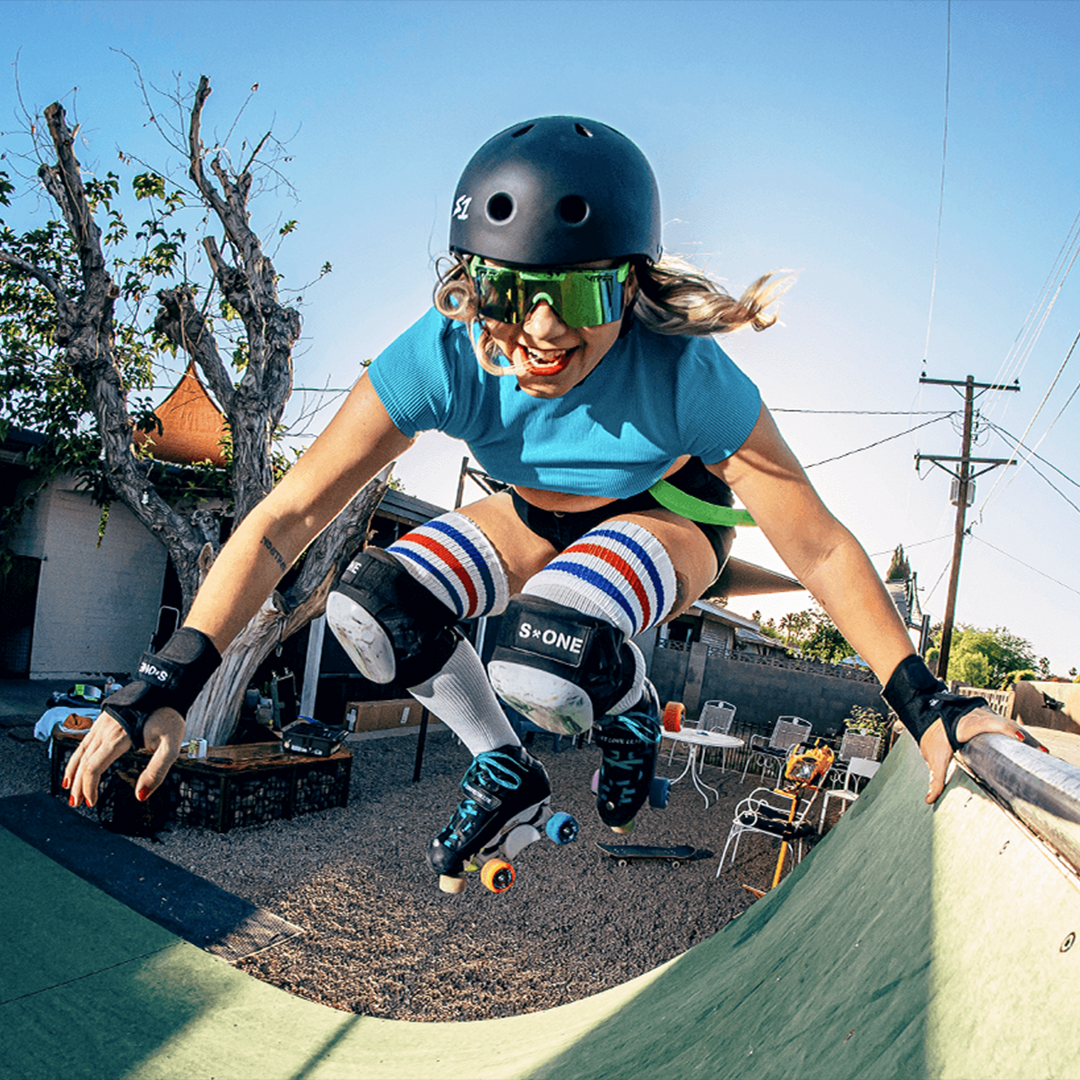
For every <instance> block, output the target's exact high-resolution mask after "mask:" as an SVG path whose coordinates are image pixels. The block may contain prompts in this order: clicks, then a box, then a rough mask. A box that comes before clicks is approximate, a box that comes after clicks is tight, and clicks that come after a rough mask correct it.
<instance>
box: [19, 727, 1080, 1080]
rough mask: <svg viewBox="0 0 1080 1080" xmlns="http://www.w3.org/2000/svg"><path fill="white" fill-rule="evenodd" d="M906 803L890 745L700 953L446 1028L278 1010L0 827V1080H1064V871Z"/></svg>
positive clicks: (965, 819) (1073, 916)
mask: <svg viewBox="0 0 1080 1080" xmlns="http://www.w3.org/2000/svg"><path fill="white" fill-rule="evenodd" d="M925 790H926V774H925V767H924V765H923V763H922V760H921V758H920V757H919V756H918V752H917V750H916V749H915V747H914V744H913V743H912V742H911V740H910V739H908V738H906V737H905V738H904V739H902V740H901V741H900V743H899V744H898V746H897V747H896V749H895V750H894V751H893V753H892V754H891V755H890V757H889V759H888V760H887V762H886V763H885V765H884V767H883V768H882V769H881V771H880V772H879V773H878V776H877V778H876V779H875V780H874V782H873V783H872V785H871V786H870V787H869V788H868V789H867V792H866V793H865V794H864V795H863V797H862V798H860V799H859V800H858V802H856V803H855V804H854V806H853V807H852V808H851V810H849V811H848V813H847V814H845V815H844V817H843V818H842V819H841V821H840V823H839V824H838V825H837V826H836V828H835V829H834V830H833V832H832V833H831V834H830V836H829V837H828V838H826V840H825V841H824V842H822V843H820V844H818V845H817V847H816V848H815V850H814V852H813V853H812V855H811V856H809V857H808V858H807V859H806V860H804V862H803V863H802V864H801V865H800V866H799V867H798V868H797V869H796V870H795V871H794V872H793V873H792V874H791V875H790V876H789V877H788V878H787V879H786V881H785V882H784V883H783V884H782V885H781V886H780V887H779V888H778V889H776V890H774V891H773V892H771V893H770V894H769V895H768V896H767V897H765V898H764V899H763V900H761V901H759V902H758V903H757V904H755V905H754V906H753V907H752V908H751V909H750V910H749V911H748V912H746V913H745V914H744V915H742V916H741V917H740V918H738V919H737V920H735V922H733V923H731V924H730V925H728V926H727V927H725V928H724V929H723V930H722V931H720V932H719V933H717V934H716V935H714V936H713V937H712V938H710V939H709V940H708V941H706V942H704V943H702V944H701V945H699V946H697V947H696V948H694V949H692V950H691V951H690V952H688V953H686V954H684V955H683V956H682V957H680V958H678V959H677V960H675V961H673V962H671V963H670V964H668V965H666V966H664V967H662V968H660V969H658V970H657V971H656V972H653V973H651V974H650V975H648V976H644V977H643V978H640V979H637V980H634V981H633V982H631V983H628V984H626V985H625V986H622V987H618V988H616V989H614V990H611V991H608V992H606V993H604V994H600V995H597V996H596V997H594V998H590V999H587V1000H584V1001H580V1002H576V1003H574V1004H571V1005H566V1006H562V1007H561V1008H558V1009H552V1010H550V1011H549V1012H545V1013H532V1014H529V1015H526V1016H519V1017H513V1018H510V1019H499V1020H490V1021H481V1022H475V1023H467V1024H411V1023H404V1022H395V1021H382V1020H375V1019H372V1018H369V1017H359V1016H353V1015H350V1014H345V1013H341V1012H337V1011H335V1010H332V1009H329V1008H325V1007H323V1006H319V1005H315V1004H313V1003H311V1002H307V1001H303V1000H301V999H298V998H294V997H291V996H289V995H287V994H285V993H284V992H282V991H280V990H277V989H276V988H274V987H270V986H267V985H266V984H263V983H260V982H258V981H257V980H254V979H251V978H249V977H247V976H245V975H242V974H240V973H239V972H237V971H235V970H234V969H233V968H231V967H229V966H228V965H227V964H224V963H222V962H221V961H219V960H216V959H214V958H213V957H210V956H209V955H207V954H206V953H205V952H203V951H202V950H200V949H197V948H195V947H194V946H192V945H190V944H188V943H185V942H182V941H180V940H179V939H177V938H175V937H173V936H172V935H170V934H168V933H167V932H166V931H164V930H163V929H162V928H160V927H158V926H155V925H153V924H151V923H149V922H147V921H146V920H144V919H142V918H141V917H140V916H138V915H135V914H134V913H133V912H131V911H130V910H129V909H127V908H124V907H123V905H120V904H118V903H116V901H114V900H112V899H110V898H109V897H106V896H104V895H103V894H101V893H100V892H98V891H97V890H95V889H93V888H92V887H90V886H89V885H87V884H86V883H85V882H82V881H80V880H78V879H77V878H74V877H73V876H72V875H70V874H68V873H67V872H66V871H64V870H62V869H61V868H59V867H58V866H56V865H55V864H54V863H52V862H51V861H50V860H49V859H47V858H46V857H45V856H44V855H42V854H40V853H39V852H37V851H35V850H33V849H32V848H29V847H28V846H26V845H24V844H22V843H21V842H20V841H19V840H17V839H16V838H14V837H12V836H11V835H10V834H8V833H5V832H2V831H0V858H3V860H4V865H5V866H7V867H14V868H15V872H14V874H12V873H8V874H6V875H5V879H4V885H3V886H2V890H3V892H2V895H3V900H2V910H3V917H4V920H5V929H6V934H5V939H6V942H7V944H6V945H5V952H6V953H8V955H7V956H6V957H5V963H4V976H3V980H2V983H0V1005H2V1009H3V1011H2V1012H0V1020H2V1021H3V1024H2V1027H0V1031H3V1035H2V1036H0V1075H5V1069H10V1070H12V1071H11V1072H10V1074H9V1075H11V1076H12V1077H16V1076H17V1077H19V1078H20V1080H32V1078H35V1077H42V1078H46V1077H47V1078H48V1080H53V1078H55V1077H61V1076H62V1077H64V1080H75V1078H78V1077H83V1076H85V1077H94V1080H101V1078H103V1077H117V1078H119V1077H125V1078H127V1077H133V1078H134V1077H139V1078H142V1077H147V1078H149V1077H170V1078H171V1077H183V1078H195V1077H200V1078H201V1077H207V1078H209V1077H214V1076H217V1077H221V1076H227V1077H237V1078H239V1077H258V1078H271V1077H282V1078H284V1077H290V1078H291V1077H296V1078H299V1077H305V1078H306V1077H312V1078H330V1077H365V1078H377V1077H400V1078H411V1080H415V1078H417V1077H425V1078H427V1077H431V1078H436V1077H447V1078H450V1077H472V1078H478V1080H479V1078H483V1077H491V1078H509V1077H538V1078H539V1077H553V1078H554V1077H557V1078H559V1080H571V1078H575V1077H581V1078H586V1077H587V1078H589V1080H600V1078H604V1077H610V1078H619V1080H624V1078H625V1077H628V1076H637V1075H644V1076H649V1077H650V1078H669V1077H670V1078H671V1080H689V1078H693V1077H698V1076H702V1077H710V1078H713V1077H716V1078H722V1077H754V1078H755V1080H757V1078H762V1080H765V1078H770V1077H776V1078H780V1077H783V1078H784V1080H790V1078H791V1077H798V1078H800V1080H813V1078H818V1077H820V1078H822V1080H843V1078H847V1077H851V1078H852V1080H854V1078H860V1080H862V1078H865V1077H874V1080H885V1078H888V1077H903V1078H917V1077H973V1076H978V1077H1017V1076H1024V1077H1033V1078H1034V1077H1050V1076H1070V1075H1075V1066H1076V1062H1077V1061H1080V1032H1078V1030H1077V1027H1076V1025H1075V1023H1074V1022H1073V1015H1074V1012H1075V1002H1076V1001H1077V998H1078V994H1080V946H1076V947H1073V946H1072V945H1070V944H1069V942H1070V935H1075V934H1078V933H1080V891H1078V889H1077V886H1076V879H1075V877H1073V876H1071V875H1069V874H1067V873H1066V872H1064V871H1063V870H1062V868H1061V867H1060V865H1059V864H1058V863H1057V862H1055V860H1054V859H1053V858H1052V857H1051V856H1050V855H1049V854H1048V853H1047V851H1046V849H1045V848H1044V847H1042V846H1041V845H1040V844H1039V843H1037V842H1036V841H1034V840H1033V839H1032V838H1031V837H1030V835H1029V834H1028V833H1027V832H1026V831H1025V830H1024V829H1023V828H1022V827H1021V826H1019V825H1018V824H1017V823H1016V822H1015V821H1014V820H1013V819H1012V818H1011V817H1010V816H1009V815H1008V814H1007V813H1006V812H1005V811H1003V810H1002V809H1001V808H1000V807H999V806H998V805H997V804H996V803H994V802H993V801H992V800H990V799H989V798H988V797H987V796H986V795H985V794H983V793H982V792H981V791H980V790H979V788H978V787H977V786H976V785H975V784H974V782H973V781H971V780H970V779H969V778H968V777H966V776H964V775H962V774H961V775H958V776H957V777H956V778H955V779H954V780H953V781H952V783H951V784H950V787H949V790H948V792H947V793H946V795H945V796H943V798H942V800H940V801H939V803H938V804H937V806H936V807H933V808H931V807H928V806H926V804H925V803H924V801H923V795H924V793H925ZM25 890H29V891H25ZM110 905H111V906H110ZM673 917H677V916H674V915H673ZM1071 940H1072V941H1075V937H1072V938H1071ZM13 942H14V943H15V944H12V943H13ZM12 950H14V951H12ZM9 959H10V960H12V961H14V966H13V965H12V964H9V962H8V960H9ZM1014 1003H1017V1004H1019V1005H1021V1006H1022V1008H1020V1009H1018V1008H1017V1007H1016V1005H1014ZM1010 1017H1018V1020H1017V1022H1015V1023H1014V1022H1010V1021H1009V1018H1010ZM1020 1017H1022V1019H1020ZM114 1062H115V1065H113V1064H112V1063H114Z"/></svg>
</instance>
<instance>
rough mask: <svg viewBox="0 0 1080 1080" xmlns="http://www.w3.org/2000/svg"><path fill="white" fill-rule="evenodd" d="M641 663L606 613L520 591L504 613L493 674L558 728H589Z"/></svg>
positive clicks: (508, 692) (508, 695) (537, 717)
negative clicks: (600, 614) (597, 614)
mask: <svg viewBox="0 0 1080 1080" xmlns="http://www.w3.org/2000/svg"><path fill="white" fill-rule="evenodd" d="M636 670H637V664H636V660H635V657H634V653H633V651H632V650H631V649H630V648H629V647H628V646H627V645H626V635H625V634H624V633H623V632H622V631H621V630H619V629H618V628H617V627H615V626H612V625H611V623H609V622H607V621H606V620H604V619H598V618H596V617H594V616H591V615H583V614H581V612H579V611H577V610H575V609H574V608H572V607H568V606H567V605H566V604H557V603H555V602H554V601H552V600H545V599H543V598H541V597H538V596H528V595H522V594H520V593H519V594H518V595H517V596H515V597H513V598H511V600H510V603H509V605H508V606H507V608H506V611H505V612H504V613H503V616H502V621H501V625H500V628H499V636H498V639H497V640H496V644H495V651H494V653H493V654H492V658H491V662H490V663H489V664H488V674H489V676H490V677H491V682H492V685H493V686H494V687H495V691H496V693H498V694H499V696H500V697H502V698H503V700H504V701H506V702H507V703H508V704H510V705H512V706H513V707H514V708H515V709H517V710H518V712H520V713H522V714H523V715H524V716H526V717H527V718H528V719H530V720H533V721H534V722H535V723H537V724H539V725H540V726H541V727H544V728H547V729H548V730H551V731H559V732H569V733H571V734H573V733H576V732H578V731H586V730H588V728H589V727H590V726H591V725H592V723H593V721H594V720H595V719H596V718H598V717H600V716H602V715H603V714H604V713H606V712H607V711H608V709H609V708H611V706H612V705H614V704H615V703H616V702H618V701H619V700H620V699H621V698H623V697H624V696H625V695H626V693H627V692H628V690H629V688H630V686H631V685H632V684H633V682H634V678H635V674H636Z"/></svg>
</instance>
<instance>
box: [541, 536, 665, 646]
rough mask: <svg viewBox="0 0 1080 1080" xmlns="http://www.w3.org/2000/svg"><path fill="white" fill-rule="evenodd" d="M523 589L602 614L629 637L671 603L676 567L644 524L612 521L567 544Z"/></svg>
mask: <svg viewBox="0 0 1080 1080" xmlns="http://www.w3.org/2000/svg"><path fill="white" fill-rule="evenodd" d="M522 592H524V593H528V594H530V595H532V596H541V597H543V598H544V599H547V600H554V601H555V602H556V603H559V604H566V605H567V606H568V607H572V608H575V609H577V610H578V611H580V612H582V614H585V615H594V616H596V617H597V618H601V619H606V620H608V621H609V622H611V623H612V624H613V625H615V626H617V627H618V628H619V629H620V630H622V631H623V633H625V634H626V636H627V637H628V638H632V637H636V636H637V635H638V634H640V633H642V632H644V631H645V630H648V629H649V628H650V627H652V626H655V625H656V624H657V623H658V622H660V621H662V620H663V619H664V618H665V617H666V616H667V615H668V613H669V612H670V611H671V609H672V608H673V607H674V605H675V568H674V566H672V564H671V559H670V557H669V556H668V553H667V551H666V550H665V549H664V545H663V544H661V543H660V541H659V540H657V539H656V537H655V536H653V534H652V533H651V532H649V530H648V529H646V528H643V527H642V526H641V525H636V524H634V523H633V522H629V521H617V520H616V521H610V522H607V523H606V524H604V525H602V526H600V527H599V528H597V529H593V530H591V531H590V532H587V533H586V534H585V535H584V536H583V537H582V538H581V539H580V540H578V541H577V542H576V543H574V544H571V545H570V547H568V548H567V549H566V550H565V551H563V552H562V553H561V554H560V555H557V556H556V557H555V558H554V559H552V560H551V562H549V563H548V564H547V566H545V567H544V569H543V570H541V571H540V572H539V573H538V574H535V575H534V576H533V577H531V578H530V579H529V580H528V582H527V583H526V585H525V588H524V589H523V590H522Z"/></svg>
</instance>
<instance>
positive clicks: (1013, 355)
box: [990, 213, 1080, 411]
mask: <svg viewBox="0 0 1080 1080" xmlns="http://www.w3.org/2000/svg"><path fill="white" fill-rule="evenodd" d="M1070 252H1071V253H1072V257H1071V258H1070ZM1078 252H1080V213H1077V215H1076V217H1075V218H1073V222H1072V225H1070V226H1069V231H1068V233H1067V234H1066V236H1065V239H1064V241H1062V244H1061V248H1060V249H1059V250H1058V253H1057V257H1056V258H1055V259H1054V264H1053V266H1052V267H1051V268H1050V272H1049V273H1048V274H1047V275H1046V280H1045V281H1044V282H1043V284H1042V289H1041V290H1040V292H1039V296H1038V298H1037V299H1036V301H1035V303H1034V304H1032V306H1031V310H1030V311H1029V312H1028V313H1027V316H1026V318H1025V319H1024V322H1023V324H1022V325H1021V327H1020V329H1019V330H1018V331H1017V334H1016V337H1015V338H1014V339H1013V343H1012V346H1011V347H1010V349H1009V351H1008V353H1006V355H1005V359H1004V360H1003V361H1002V362H1001V367H1000V369H999V373H998V376H997V377H996V381H997V382H1005V381H1006V379H1007V378H1008V376H1009V375H1010V374H1014V375H1015V377H1019V374H1020V372H1021V371H1022V370H1023V368H1024V366H1025V364H1027V361H1028V358H1029V357H1030V356H1031V353H1032V351H1033V350H1034V348H1035V343H1036V342H1037V341H1038V339H1039V336H1040V335H1041V334H1042V331H1043V328H1044V327H1045V325H1046V321H1047V319H1048V318H1049V317H1050V312H1051V311H1052V310H1053V308H1054V305H1055V304H1056V303H1057V299H1058V297H1059V296H1060V295H1061V290H1062V288H1063V286H1064V285H1065V282H1066V280H1067V279H1068V277H1069V273H1070V272H1071V270H1072V268H1073V265H1074V264H1075V262H1076V258H1077V253H1078ZM1066 262H1068V265H1067V266H1066V265H1065V264H1066ZM1058 275H1061V277H1060V280H1059V281H1058V282H1057V288H1056V289H1055V290H1054V295H1053V298H1052V299H1049V300H1048V297H1049V296H1050V290H1051V289H1052V288H1053V285H1054V281H1055V279H1056V278H1057V277H1058ZM1044 304H1045V305H1046V310H1045V311H1044V312H1043V313H1042V316H1041V317H1040V318H1038V322H1037V323H1036V321H1035V320H1036V316H1037V314H1038V311H1039V309H1040V308H1041V307H1042V306H1043V305H1044ZM1025 337H1026V338H1027V341H1026V343H1025V342H1024V338H1025ZM995 405H996V401H994V402H992V403H991V406H990V411H993V408H994V406H995Z"/></svg>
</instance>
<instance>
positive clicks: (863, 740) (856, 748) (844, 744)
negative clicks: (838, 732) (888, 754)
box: [836, 731, 881, 764]
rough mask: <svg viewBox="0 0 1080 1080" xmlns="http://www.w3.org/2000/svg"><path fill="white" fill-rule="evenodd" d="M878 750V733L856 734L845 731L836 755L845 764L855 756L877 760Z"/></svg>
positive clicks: (879, 749)
mask: <svg viewBox="0 0 1080 1080" xmlns="http://www.w3.org/2000/svg"><path fill="white" fill-rule="evenodd" d="M880 752H881V736H880V735H857V734H856V733H855V732H854V731H845V732H844V737H843V738H842V739H841V740H840V752H839V753H838V754H837V755H836V756H837V757H838V758H839V759H840V760H841V761H842V762H844V763H845V764H846V763H847V762H849V761H850V760H851V759H852V758H857V757H860V758H866V759H867V760H868V761H877V759H878V754H879V753H880Z"/></svg>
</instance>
